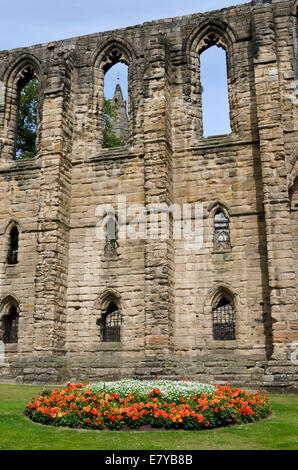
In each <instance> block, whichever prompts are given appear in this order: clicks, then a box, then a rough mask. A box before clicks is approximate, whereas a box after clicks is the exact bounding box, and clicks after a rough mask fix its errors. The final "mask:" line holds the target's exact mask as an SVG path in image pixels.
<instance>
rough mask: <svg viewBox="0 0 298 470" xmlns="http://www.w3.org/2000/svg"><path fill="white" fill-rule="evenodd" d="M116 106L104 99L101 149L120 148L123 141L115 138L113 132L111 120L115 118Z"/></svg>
mask: <svg viewBox="0 0 298 470" xmlns="http://www.w3.org/2000/svg"><path fill="white" fill-rule="evenodd" d="M117 108H118V106H117V105H115V104H112V102H111V100H107V99H106V98H104V131H103V148H112V147H122V146H123V145H124V141H123V139H121V138H120V137H117V136H116V134H115V133H114V131H113V125H112V122H111V120H112V119H115V118H116V117H117Z"/></svg>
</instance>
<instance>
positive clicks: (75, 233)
mask: <svg viewBox="0 0 298 470" xmlns="http://www.w3.org/2000/svg"><path fill="white" fill-rule="evenodd" d="M296 34H297V2H293V1H287V0H280V1H274V0H273V1H265V0H264V1H261V0H258V1H253V2H251V3H247V4H245V5H239V6H235V7H232V8H227V9H223V10H218V11H214V12H210V13H204V14H200V13H198V14H194V15H188V16H185V17H179V18H173V19H167V20H160V21H153V22H151V23H144V24H143V25H141V26H135V27H132V28H127V29H120V30H117V31H112V32H105V33H98V34H92V35H89V36H85V37H80V38H74V39H68V40H65V41H57V42H53V43H50V44H45V45H37V46H32V47H30V48H24V49H18V50H11V51H4V52H1V53H0V144H1V145H0V152H1V163H0V180H1V183H2V184H1V188H2V189H1V193H2V195H1V198H0V201H1V208H2V210H1V214H0V217H1V227H0V228H1V232H0V242H1V249H0V250H1V251H0V253H1V259H0V262H1V267H0V272H1V286H0V288H1V299H0V301H1V302H2V303H1V305H0V308H1V311H0V315H1V318H3V317H4V315H5V306H6V305H7V302H9V299H10V298H13V299H14V302H15V303H16V304H17V305H18V309H19V318H20V322H19V338H18V343H17V344H12V345H6V346H5V348H6V356H5V357H6V359H5V363H4V364H2V365H0V374H1V376H2V377H3V378H7V379H8V378H17V380H18V381H24V382H35V381H36V382H52V383H53V382H55V381H65V380H96V379H102V378H116V377H132V376H138V377H150V376H163V377H177V378H178V377H182V378H188V379H189V378H193V379H197V380H201V381H212V382H222V381H224V382H226V381H229V382H233V383H237V384H241V385H250V386H251V387H252V386H256V387H257V386H258V387H259V386H264V387H266V388H270V389H274V388H275V387H277V388H279V389H281V388H284V389H286V390H290V389H291V388H293V387H294V385H295V384H297V375H295V373H297V371H296V370H295V368H297V364H295V362H296V361H295V357H294V356H295V355H294V356H293V353H295V341H297V340H298V333H297V322H298V320H297V300H296V299H297V284H298V283H297V264H298V263H297V217H296V216H295V214H296V213H297V207H296V205H297V204H296V202H295V201H297V148H296V142H297V94H295V93H296V91H295V90H296V88H297V39H296ZM210 45H217V46H220V47H222V48H224V49H225V51H226V54H227V64H228V88H229V100H230V119H231V129H232V132H231V134H229V135H224V136H214V137H209V138H203V136H202V111H201V88H200V80H199V68H200V61H199V56H200V54H201V53H202V51H204V50H205V49H206V48H207V47H209V46H210ZM119 60H121V61H122V62H125V63H126V64H127V65H128V79H129V103H128V107H129V138H128V144H127V146H125V147H122V148H115V149H102V137H103V79H104V74H105V72H106V71H107V70H108V69H109V67H110V66H112V65H114V63H116V62H117V61H119ZM28 67H29V68H30V70H31V71H33V72H34V74H35V75H36V76H37V77H38V78H39V83H40V100H39V127H38V137H37V155H36V157H35V159H33V160H32V161H30V162H25V161H18V160H14V147H15V134H16V118H17V83H18V77H19V76H20V74H22V73H23V71H24V70H25V69H26V68H28ZM30 73H31V72H30ZM295 87H296V88H295ZM119 197H120V199H119ZM124 197H125V198H126V205H127V207H131V205H132V204H139V205H142V206H144V207H145V211H146V217H147V220H148V221H149V218H150V214H149V213H150V207H151V204H156V203H165V204H168V205H169V206H170V205H171V204H177V205H179V206H180V207H181V206H182V205H183V204H186V203H188V204H190V203H192V204H195V203H201V204H202V206H203V245H202V246H201V247H200V249H199V250H196V249H192V248H191V247H189V246H188V245H187V244H186V243H185V242H184V241H182V240H177V239H175V238H174V236H173V226H172V225H171V230H170V233H169V237H168V238H165V239H161V238H157V239H155V238H152V237H149V236H148V237H147V238H145V239H144V238H143V239H138V240H133V239H129V238H128V239H121V237H119V240H118V244H119V246H118V247H117V249H116V250H115V253H112V254H111V256H107V254H106V253H105V243H106V242H105V240H102V239H98V237H97V236H96V233H97V232H96V229H97V224H98V222H99V219H100V214H99V212H98V207H100V206H101V205H102V204H111V205H113V206H114V207H115V208H116V209H117V207H118V203H119V200H120V201H122V204H123V201H124ZM121 198H122V199H121ZM219 207H221V208H223V210H224V211H225V214H226V215H227V217H228V218H229V221H230V237H231V247H227V248H226V249H224V250H222V249H221V250H218V249H215V248H214V245H213V230H214V215H215V212H216V210H217V209H218V208H219ZM295 211H296V212H295ZM131 218H132V215H131V214H130V216H129V215H128V217H127V220H126V221H123V220H120V219H119V220H118V224H119V228H121V224H122V226H123V224H124V225H125V226H127V224H128V222H130V220H131ZM11 223H16V224H18V227H19V230H20V245H19V246H20V249H19V251H20V253H19V255H20V256H19V262H18V264H17V265H15V266H9V265H7V263H6V252H7V243H8V241H7V236H8V235H7V234H8V229H9V226H10V225H9V224H11ZM224 292H227V293H228V294H229V296H230V297H231V298H232V299H233V303H234V308H235V318H236V320H235V328H236V334H235V340H226V341H218V340H214V339H213V335H212V309H213V307H214V299H215V298H216V296H218V295H220V293H224ZM111 300H113V302H115V304H117V306H118V308H119V309H120V310H121V311H122V313H123V323H122V326H121V342H119V343H110V342H102V338H101V329H100V321H101V318H102V316H103V315H104V313H105V311H106V309H107V306H108V303H109V301H111ZM293 357H294V359H293Z"/></svg>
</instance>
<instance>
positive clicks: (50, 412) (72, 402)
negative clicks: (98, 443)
mask: <svg viewBox="0 0 298 470" xmlns="http://www.w3.org/2000/svg"><path fill="white" fill-rule="evenodd" d="M270 412H271V405H270V402H269V399H268V397H266V396H265V395H262V394H261V393H260V392H259V391H258V392H257V393H256V394H250V393H248V392H246V391H244V390H240V389H238V388H232V387H230V386H229V385H228V384H226V385H224V386H222V385H216V386H213V385H203V384H198V383H194V382H187V381H181V382H174V381H166V380H158V381H140V380H126V381H125V380H124V381H119V382H106V383H105V382H101V383H97V384H96V383H95V384H89V385H86V384H84V383H79V384H75V385H71V384H68V385H67V388H65V389H64V390H59V389H58V388H55V389H53V390H43V391H42V392H41V394H40V396H39V397H37V398H32V400H31V401H30V402H29V403H28V404H27V405H26V409H25V414H26V415H27V416H28V417H29V418H30V419H32V420H33V421H36V422H38V423H42V424H52V425H54V426H68V427H77V428H93V429H114V430H119V429H122V428H125V429H127V428H131V429H137V428H139V427H140V426H148V425H149V426H151V427H154V428H165V429H197V430H200V429H208V428H215V427H219V426H227V425H231V424H237V423H238V424H240V423H251V422H253V421H256V420H258V419H261V418H264V417H266V416H267V415H268V414H269V413H270Z"/></svg>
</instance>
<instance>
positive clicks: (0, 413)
mask: <svg viewBox="0 0 298 470" xmlns="http://www.w3.org/2000/svg"><path fill="white" fill-rule="evenodd" d="M41 389H42V387H40V386H29V385H6V384H5V385H0V450H297V449H298V420H297V411H298V396H295V395H294V396H293V395H271V396H270V399H271V402H272V405H273V413H272V415H271V416H270V417H269V418H267V419H265V420H262V421H258V422H256V423H251V424H245V425H241V426H231V427H227V428H221V429H214V430H206V431H146V432H139V431H130V432H122V431H120V432H117V431H89V430H75V429H67V428H55V427H51V426H43V425H40V424H36V423H33V422H31V421H30V420H29V419H28V418H26V417H25V416H24V414H23V412H24V408H25V404H26V403H27V402H28V401H29V400H30V399H31V398H32V396H36V395H37V394H38V392H40V390H41Z"/></svg>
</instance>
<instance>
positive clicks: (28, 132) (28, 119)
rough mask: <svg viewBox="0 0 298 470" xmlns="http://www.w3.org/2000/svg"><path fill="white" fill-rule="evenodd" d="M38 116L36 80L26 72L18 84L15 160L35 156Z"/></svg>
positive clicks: (31, 72)
mask: <svg viewBox="0 0 298 470" xmlns="http://www.w3.org/2000/svg"><path fill="white" fill-rule="evenodd" d="M37 114H38V79H37V77H36V76H34V71H33V70H31V69H29V70H26V71H25V73H24V75H23V76H22V79H20V80H19V82H18V121H17V133H16V159H23V158H34V157H35V154H36V136H37Z"/></svg>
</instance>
